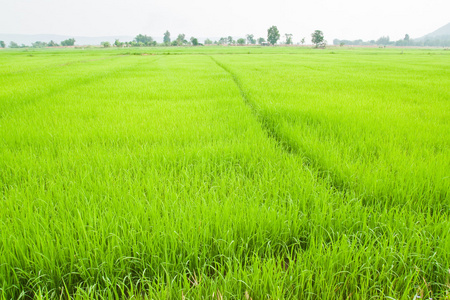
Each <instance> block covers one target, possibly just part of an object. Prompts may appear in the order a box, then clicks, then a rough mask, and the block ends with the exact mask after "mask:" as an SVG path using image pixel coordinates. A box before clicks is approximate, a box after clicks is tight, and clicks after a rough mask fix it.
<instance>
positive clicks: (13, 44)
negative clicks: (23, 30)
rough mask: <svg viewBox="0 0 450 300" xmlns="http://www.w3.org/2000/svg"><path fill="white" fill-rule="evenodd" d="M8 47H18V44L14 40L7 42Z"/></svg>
mask: <svg viewBox="0 0 450 300" xmlns="http://www.w3.org/2000/svg"><path fill="white" fill-rule="evenodd" d="M9 48H19V45H18V44H17V43H16V42H13V41H11V42H9Z"/></svg>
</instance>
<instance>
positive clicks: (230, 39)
mask: <svg viewBox="0 0 450 300" xmlns="http://www.w3.org/2000/svg"><path fill="white" fill-rule="evenodd" d="M227 41H228V44H229V45H231V44H234V43H233V42H234V41H233V37H232V36H231V35H229V36H228V37H227Z"/></svg>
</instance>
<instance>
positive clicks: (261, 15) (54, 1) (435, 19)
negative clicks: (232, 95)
mask: <svg viewBox="0 0 450 300" xmlns="http://www.w3.org/2000/svg"><path fill="white" fill-rule="evenodd" d="M449 22H450V0H377V1H374V0H371V1H365V0H339V1H333V0H309V1H304V0H299V1H294V0H278V1H269V0H259V1H256V0H250V1H246V0H226V1H214V0H187V1H182V0H174V1H163V0H129V1H126V0H0V33H10V34H13V33H14V34H61V35H73V36H110V35H130V36H135V35H137V34H138V33H142V34H147V35H151V36H154V37H155V36H162V34H163V33H164V31H165V30H169V31H170V32H171V36H172V38H174V37H176V35H177V34H178V33H185V34H186V36H187V37H191V36H197V37H218V36H228V35H232V36H235V37H238V36H242V37H244V36H245V35H246V34H247V33H253V34H254V35H255V36H256V37H259V36H263V37H266V36H267V28H269V27H270V26H272V25H276V26H277V27H278V29H279V30H280V33H281V34H284V33H292V34H293V35H294V42H298V41H300V39H301V38H302V37H306V38H307V40H308V41H309V40H310V36H311V32H313V31H314V30H315V29H320V30H322V31H323V32H324V34H325V39H326V40H328V42H329V43H331V42H332V40H333V39H334V38H341V39H344V38H345V39H357V38H362V39H364V40H369V39H377V38H379V37H380V36H382V35H389V36H390V37H391V40H396V39H400V38H403V37H404V35H405V34H406V33H408V34H409V35H410V36H411V37H412V38H415V37H420V36H422V35H424V34H427V33H429V32H431V31H434V30H435V29H437V28H439V27H441V26H443V25H445V24H447V23H449Z"/></svg>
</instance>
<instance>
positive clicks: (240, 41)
mask: <svg viewBox="0 0 450 300" xmlns="http://www.w3.org/2000/svg"><path fill="white" fill-rule="evenodd" d="M237 43H238V44H239V45H241V46H242V45H245V39H243V38H240V39H238V40H237Z"/></svg>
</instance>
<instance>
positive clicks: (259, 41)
mask: <svg viewBox="0 0 450 300" xmlns="http://www.w3.org/2000/svg"><path fill="white" fill-rule="evenodd" d="M265 42H266V40H265V39H264V38H262V37H260V38H259V39H258V44H260V45H261V44H262V43H265Z"/></svg>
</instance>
